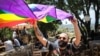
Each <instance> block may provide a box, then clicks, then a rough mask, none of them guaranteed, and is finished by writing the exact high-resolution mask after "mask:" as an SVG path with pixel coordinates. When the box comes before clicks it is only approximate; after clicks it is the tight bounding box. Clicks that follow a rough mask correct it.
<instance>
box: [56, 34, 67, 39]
mask: <svg viewBox="0 0 100 56" xmlns="http://www.w3.org/2000/svg"><path fill="white" fill-rule="evenodd" d="M61 34H64V35H67V38H68V39H69V36H68V34H67V33H60V34H59V35H58V37H59V36H60V35H61Z"/></svg>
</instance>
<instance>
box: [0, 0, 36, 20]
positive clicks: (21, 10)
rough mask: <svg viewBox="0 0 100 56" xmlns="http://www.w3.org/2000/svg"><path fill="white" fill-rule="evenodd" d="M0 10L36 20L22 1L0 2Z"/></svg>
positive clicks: (4, 0)
mask: <svg viewBox="0 0 100 56" xmlns="http://www.w3.org/2000/svg"><path fill="white" fill-rule="evenodd" d="M0 9H1V10H7V11H10V12H12V13H14V14H16V15H19V16H25V17H31V18H36V17H35V15H34V14H33V13H32V11H31V10H30V9H29V7H28V6H27V4H26V3H25V1H24V0H0Z"/></svg>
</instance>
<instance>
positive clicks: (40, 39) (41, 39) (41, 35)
mask: <svg viewBox="0 0 100 56" xmlns="http://www.w3.org/2000/svg"><path fill="white" fill-rule="evenodd" d="M33 28H34V31H35V34H36V37H37V38H38V39H39V41H40V42H41V43H42V44H43V45H44V46H46V44H47V40H46V39H45V38H44V36H43V34H42V32H41V31H40V29H39V27H38V25H37V21H35V22H34V24H33Z"/></svg>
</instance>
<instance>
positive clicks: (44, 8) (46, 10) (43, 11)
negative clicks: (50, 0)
mask: <svg viewBox="0 0 100 56" xmlns="http://www.w3.org/2000/svg"><path fill="white" fill-rule="evenodd" d="M29 7H30V8H31V10H32V11H33V13H34V14H35V15H36V16H37V18H39V19H42V18H43V17H44V16H46V15H49V16H52V17H54V18H56V19H58V20H63V19H67V18H69V19H71V18H73V16H72V14H70V13H67V12H65V11H63V10H60V9H57V8H55V6H50V5H43V4H29ZM35 8H37V9H38V11H36V10H34V9H35Z"/></svg>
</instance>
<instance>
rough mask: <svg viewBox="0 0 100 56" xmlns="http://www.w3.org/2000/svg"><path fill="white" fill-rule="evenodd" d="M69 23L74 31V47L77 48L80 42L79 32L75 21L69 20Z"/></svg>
mask: <svg viewBox="0 0 100 56" xmlns="http://www.w3.org/2000/svg"><path fill="white" fill-rule="evenodd" d="M71 22H72V24H73V26H74V31H75V37H76V40H75V45H76V46H78V45H79V44H80V40H81V32H80V30H79V27H78V23H77V20H76V19H73V20H71Z"/></svg>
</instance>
